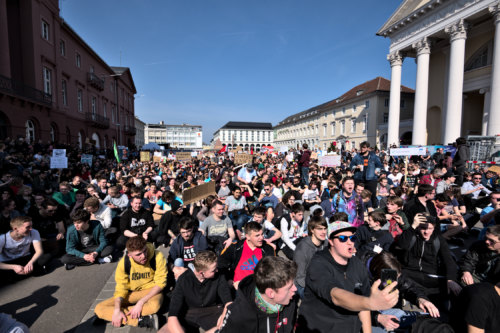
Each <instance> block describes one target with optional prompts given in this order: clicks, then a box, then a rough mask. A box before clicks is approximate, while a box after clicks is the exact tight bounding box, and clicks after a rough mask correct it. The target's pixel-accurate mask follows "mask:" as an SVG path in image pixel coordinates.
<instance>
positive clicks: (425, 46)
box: [411, 37, 431, 56]
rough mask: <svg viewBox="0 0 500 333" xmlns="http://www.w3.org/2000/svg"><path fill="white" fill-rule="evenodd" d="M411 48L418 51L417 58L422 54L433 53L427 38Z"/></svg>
mask: <svg viewBox="0 0 500 333" xmlns="http://www.w3.org/2000/svg"><path fill="white" fill-rule="evenodd" d="M411 47H412V48H414V49H415V50H417V56H419V55H421V54H429V53H431V43H430V42H429V40H428V39H427V37H424V38H422V39H421V40H419V41H417V42H415V43H413V44H412V45H411Z"/></svg>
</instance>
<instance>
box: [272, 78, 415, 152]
mask: <svg viewBox="0 0 500 333" xmlns="http://www.w3.org/2000/svg"><path fill="white" fill-rule="evenodd" d="M390 86H391V82H390V81H389V80H387V79H385V78H383V77H376V78H374V79H372V80H369V81H366V82H363V83H361V84H359V85H357V86H355V87H353V88H351V89H349V90H348V91H347V92H345V93H344V94H342V95H340V96H339V97H337V98H335V99H333V100H331V101H328V102H326V103H323V104H320V105H317V106H314V107H312V108H309V109H307V110H305V111H302V112H299V113H296V114H293V115H291V116H289V117H287V118H285V119H284V120H282V121H280V122H279V123H278V124H277V125H276V126H275V127H274V130H275V134H276V139H275V146H276V147H287V148H288V149H290V148H297V146H299V147H300V146H302V144H304V143H307V144H308V145H309V147H311V148H316V149H320V150H326V149H327V148H328V147H329V146H330V144H331V142H333V141H335V142H336V144H338V145H339V146H340V145H343V146H344V148H347V149H351V148H354V147H356V148H357V147H358V146H359V144H360V143H361V142H363V141H368V142H370V144H371V145H372V146H378V147H381V148H385V147H386V145H387V128H388V119H389V92H390ZM413 101H414V91H413V89H411V88H408V87H405V86H401V100H400V103H399V108H398V111H399V112H400V113H401V121H400V122H399V128H398V129H399V131H400V132H401V133H402V135H401V142H404V143H411V141H410V142H409V140H411V130H412V126H413V120H412V119H413Z"/></svg>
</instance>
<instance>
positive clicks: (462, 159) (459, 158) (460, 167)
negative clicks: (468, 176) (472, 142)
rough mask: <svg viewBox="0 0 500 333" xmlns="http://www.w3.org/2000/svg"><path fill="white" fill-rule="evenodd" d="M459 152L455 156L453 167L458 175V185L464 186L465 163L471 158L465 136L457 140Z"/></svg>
mask: <svg viewBox="0 0 500 333" xmlns="http://www.w3.org/2000/svg"><path fill="white" fill-rule="evenodd" d="M455 145H456V147H457V152H456V153H455V156H454V157H453V162H452V167H453V169H454V170H455V171H454V173H455V174H456V175H457V185H458V186H462V184H463V182H464V172H465V163H467V161H468V160H469V156H470V151H469V147H468V146H467V141H466V140H465V138H463V137H459V138H457V140H456V141H455Z"/></svg>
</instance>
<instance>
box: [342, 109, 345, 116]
mask: <svg viewBox="0 0 500 333" xmlns="http://www.w3.org/2000/svg"><path fill="white" fill-rule="evenodd" d="M344 114H345V107H343V108H342V115H344Z"/></svg>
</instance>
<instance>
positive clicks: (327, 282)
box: [0, 138, 500, 333]
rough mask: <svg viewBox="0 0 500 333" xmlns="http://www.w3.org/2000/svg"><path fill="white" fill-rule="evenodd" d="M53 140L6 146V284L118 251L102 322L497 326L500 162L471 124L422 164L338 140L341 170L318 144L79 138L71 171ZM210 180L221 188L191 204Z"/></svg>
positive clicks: (242, 328)
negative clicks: (84, 143) (103, 143)
mask: <svg viewBox="0 0 500 333" xmlns="http://www.w3.org/2000/svg"><path fill="white" fill-rule="evenodd" d="M54 148H55V147H54V146H53V145H44V144H42V143H41V142H39V143H37V144H32V145H30V144H28V143H26V142H25V141H23V140H22V139H18V140H6V141H5V142H3V143H0V172H1V174H0V182H1V183H0V191H1V201H0V209H1V214H0V270H1V274H2V279H1V282H0V283H3V284H10V283H15V282H16V281H17V280H19V279H23V278H26V277H27V276H30V275H35V276H38V275H44V274H50V272H51V271H52V270H53V269H54V267H56V266H57V264H58V263H60V264H62V265H64V267H65V269H66V270H72V269H75V268H76V267H78V266H88V265H93V264H108V263H111V262H118V263H117V266H116V274H115V280H116V290H115V293H114V295H113V297H112V298H110V299H108V300H105V301H103V302H101V303H99V304H98V305H97V306H96V308H95V318H94V324H96V325H99V324H100V323H104V322H111V324H112V325H113V326H116V327H120V326H122V325H131V326H140V327H148V328H154V329H157V330H158V329H159V332H163V333H165V332H185V331H186V332H191V331H194V332H198V330H199V328H202V329H204V330H205V331H206V332H237V331H238V332H280V333H281V332H331V331H334V330H337V329H339V330H341V331H345V332H359V331H363V332H365V333H367V332H392V331H398V332H399V331H400V332H408V331H413V332H434V331H438V330H445V331H447V332H453V331H455V332H499V331H500V319H499V316H498V311H499V310H500V225H499V224H500V190H499V189H498V184H497V183H498V182H497V180H498V175H497V174H496V172H494V170H488V169H487V168H481V167H479V166H475V167H474V169H473V170H468V169H467V168H466V161H467V159H468V148H467V145H466V141H465V139H463V138H458V139H457V141H456V148H457V150H456V154H455V155H454V157H451V154H449V153H446V154H444V153H443V151H442V149H438V150H437V152H436V153H435V154H433V155H427V156H411V157H410V158H409V160H408V159H402V158H398V157H396V156H390V155H389V154H388V153H387V152H385V151H379V150H378V149H373V148H371V147H370V145H369V143H368V142H363V143H361V144H360V147H359V149H353V150H351V151H347V150H343V151H339V152H337V153H338V154H340V155H341V163H340V165H339V166H336V167H325V166H320V165H319V164H318V161H317V160H313V159H312V158H311V157H312V154H311V150H310V149H309V147H308V146H307V145H306V144H304V145H303V146H302V147H301V149H297V150H295V149H294V150H290V151H288V152H286V153H280V154H271V153H267V154H255V155H254V156H253V161H252V163H247V164H245V165H235V163H234V154H232V153H231V154H229V153H227V152H225V153H220V154H217V153H216V154H210V155H207V156H203V155H200V156H199V157H198V158H193V159H192V160H191V161H183V162H179V161H175V160H168V161H166V162H151V161H142V162H141V161H140V160H138V159H137V158H136V157H137V154H134V153H132V154H130V157H129V160H127V161H121V162H118V161H116V160H115V158H114V157H113V156H112V155H106V154H103V155H99V154H98V153H97V152H94V159H93V163H92V165H88V164H82V163H81V162H80V156H81V154H82V151H81V150H78V149H75V148H71V147H65V148H66V149H67V156H68V159H69V163H68V165H69V166H70V167H69V168H68V169H50V156H51V151H52V149H54ZM58 148H60V147H58ZM208 182H215V193H211V194H210V195H207V196H205V198H203V199H202V200H200V201H196V202H187V201H186V202H185V201H184V200H183V194H184V193H185V191H187V190H190V189H193V188H195V187H197V186H199V185H202V184H205V183H208ZM184 199H185V198H184ZM471 238H474V239H477V240H476V241H475V242H473V244H472V245H471V246H470V247H467V246H465V241H464V240H470V239H471ZM77 269H85V268H84V267H79V268H77ZM165 297H168V298H169V302H168V308H165V307H164V306H163V304H164V298H165ZM160 311H165V313H167V312H168V320H167V323H166V324H165V325H163V327H161V328H160V327H159V319H158V313H159V312H160ZM9 320H11V319H9V318H7V317H5V316H0V327H2V325H7V324H8V323H10V322H9ZM13 325H14V324H13ZM21 326H22V324H20V326H19V327H21Z"/></svg>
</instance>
